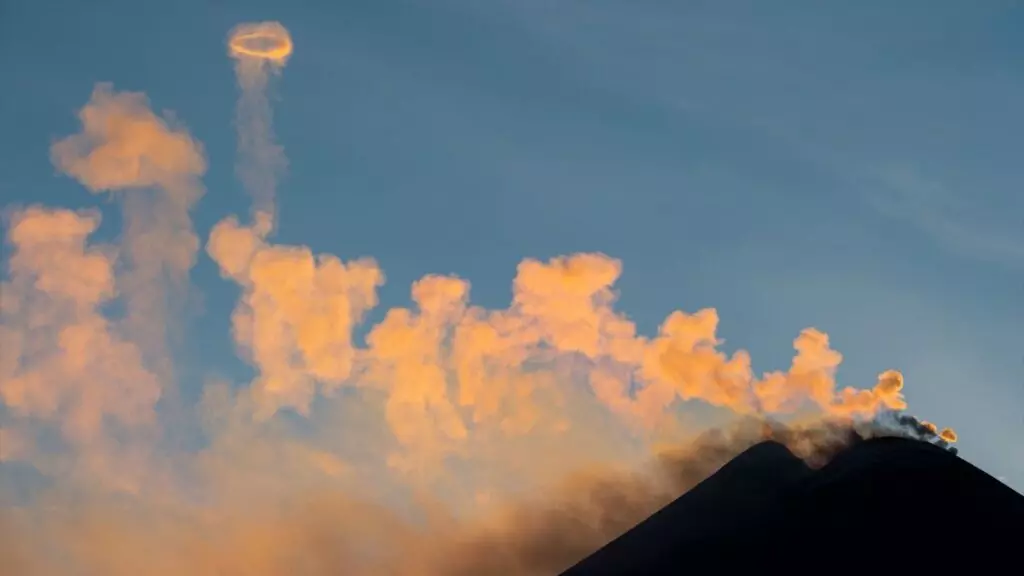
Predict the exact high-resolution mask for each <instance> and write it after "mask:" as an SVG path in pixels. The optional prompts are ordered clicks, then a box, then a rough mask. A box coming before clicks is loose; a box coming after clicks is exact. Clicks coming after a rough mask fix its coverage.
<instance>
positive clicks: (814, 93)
mask: <svg viewBox="0 0 1024 576" xmlns="http://www.w3.org/2000/svg"><path fill="white" fill-rule="evenodd" d="M263 20H276V21H279V22H281V23H282V24H284V25H285V26H286V27H287V28H288V30H289V31H290V33H291V36H292V38H293V39H294V42H295V52H294V54H293V56H292V57H291V59H290V60H289V61H288V63H287V66H286V67H285V69H284V70H283V72H282V74H281V75H280V77H279V78H274V80H275V81H273V82H272V83H271V86H270V105H271V107H272V109H273V126H274V128H273V130H274V132H275V134H276V139H277V141H278V142H279V143H280V144H281V145H282V146H283V147H284V151H285V154H286V155H287V159H288V160H287V162H288V164H287V170H286V171H285V172H284V176H283V178H282V180H281V182H280V184H279V186H278V187H277V193H276V202H277V216H278V228H277V231H276V235H275V237H274V242H275V243H282V244H295V245H306V246H309V247H310V248H311V249H312V250H313V251H314V252H317V253H321V252H323V253H331V254H335V255H337V256H338V257H340V258H341V259H342V260H345V261H348V260H350V259H354V258H357V257H362V256H372V257H373V258H375V259H376V260H377V262H378V263H379V265H380V267H381V268H382V269H383V271H384V273H385V275H386V278H387V282H386V284H384V285H383V286H382V287H381V288H380V290H379V297H380V300H381V304H380V305H379V306H377V307H375V308H374V309H373V311H371V312H370V313H369V322H368V323H367V325H370V324H373V323H374V322H377V321H380V320H381V319H382V317H383V315H384V310H386V309H388V308H391V307H393V306H408V305H409V287H410V284H411V283H412V282H413V281H415V280H416V279H418V278H420V277H422V276H423V275H425V274H430V273H437V274H456V275H458V276H460V277H461V278H465V279H467V280H468V281H469V282H471V284H472V301H473V302H474V303H476V304H479V305H483V306H486V307H489V308H503V307H506V306H508V303H509V300H510V298H511V291H510V286H511V285H512V279H513V276H514V275H515V274H516V266H517V264H518V263H519V262H520V261H521V260H522V259H523V258H527V257H532V258H538V259H541V260H547V259H548V258H551V257H553V256H557V255H565V254H572V253H576V252H602V253H605V254H607V255H609V256H612V257H614V258H618V259H621V261H622V266H623V273H622V277H621V279H620V280H619V281H618V282H617V283H616V289H618V290H619V291H620V293H621V297H620V299H619V301H618V304H617V306H616V308H617V309H618V310H619V311H621V312H624V313H625V314H626V315H628V316H629V317H630V318H631V319H632V320H633V321H635V322H636V324H637V327H638V330H639V331H640V332H641V333H644V334H648V335H654V334H655V333H656V331H657V329H658V325H659V324H660V323H661V322H662V320H663V319H664V318H665V317H666V315H668V314H669V313H670V312H671V311H673V310H676V309H679V310H684V311H686V312H691V313H692V312H696V311H697V310H698V309H701V308H705V307H714V308H716V309H717V311H718V314H719V317H720V319H721V323H720V327H719V330H718V335H719V337H721V338H724V339H725V344H724V346H723V348H724V349H725V350H729V351H731V350H734V349H737V348H742V349H746V350H749V351H750V353H751V356H752V358H753V366H754V369H755V371H756V372H758V373H760V372H763V371H769V370H776V369H780V370H785V369H787V368H788V367H789V363H790V360H791V358H792V356H793V339H794V338H796V337H797V335H798V334H799V333H800V330H801V329H803V328H807V327H815V328H818V329H820V330H823V331H825V332H827V333H828V334H829V336H830V338H831V345H832V347H833V348H835V349H836V350H838V351H840V352H841V353H842V354H843V356H844V360H843V363H842V365H841V367H840V369H839V372H838V378H837V379H838V381H839V383H840V384H842V385H854V386H857V387H870V386H872V385H873V384H874V382H875V377H876V375H877V374H878V373H879V372H881V371H883V370H886V369H890V368H895V369H899V370H901V371H902V372H903V374H904V376H905V378H906V389H905V394H906V396H907V399H908V402H909V404H910V412H912V413H913V414H915V415H918V416H920V417H922V418H925V419H927V420H930V421H933V422H936V423H937V424H939V425H940V426H951V427H953V428H955V429H956V430H957V432H958V433H959V434H960V438H961V440H960V443H959V444H958V446H959V447H960V449H961V453H962V455H964V456H965V457H966V458H967V459H968V460H970V461H972V462H974V463H976V464H978V465H980V466H981V467H983V468H984V469H986V470H987V471H989V472H990V473H992V474H994V475H996V476H1001V477H1004V478H1006V479H1007V481H1008V482H1009V483H1010V484H1012V485H1014V486H1015V487H1017V489H1018V490H1020V489H1021V488H1022V487H1024V444H1022V443H1021V442H1020V439H1021V438H1024V411H1022V409H1021V407H1022V406H1024V347H1022V344H1024V334H1022V327H1024V162H1022V158H1021V152H1022V150H1024V142H1022V134H1024V113H1022V111H1021V103H1022V102H1024V64H1022V63H1024V37H1022V36H1021V34H1020V31H1021V30H1024V3H1022V2H1019V1H1014V0H988V1H985V2H963V1H956V0H949V1H946V0H920V1H916V0H902V1H899V2H892V1H881V0H879V1H865V2H849V1H838V0H837V1H821V0H816V1H811V0H806V1H805V0H788V1H786V2H771V3H768V2H755V1H753V0H751V1H732V0H730V1H703V0H700V1H675V2H670V1H653V0H652V1H647V0H631V1H628V2H626V1H618V2H614V1H610V0H589V1H583V0H576V1H572V0H561V1H558V2H555V1H552V0H488V1H471V0H431V1H429V2H426V1H413V0H374V1H373V2H349V1H339V2H313V1H308V0H307V1H301V2H284V1H281V0H250V1H245V2H242V1H241V0H205V1H199V0H175V1H173V2H171V1H150V0H145V1H142V0H90V1H88V2H85V1H78V0H66V1H57V0H31V1H29V0H0V68H2V69H3V71H4V73H3V76H2V80H0V83H2V90H0V93H2V94H3V97H2V98H0V204H2V205H4V206H12V205H22V206H24V205H28V204H34V203H40V204H44V205H47V206H63V207H70V208H79V207H99V208H101V209H102V211H103V217H104V220H103V224H102V227H101V228H100V231H99V233H98V238H99V239H101V240H113V239H115V238H116V237H117V236H118V234H120V233H121V232H120V221H121V220H120V219H121V216H120V214H121V212H120V210H119V209H118V207H117V204H116V203H115V202H112V201H108V200H106V195H94V194H90V193H89V192H88V191H86V190H85V189H84V188H83V186H82V184H81V183H80V182H79V181H76V180H75V179H73V178H69V177H67V176H66V175H63V174H60V173H58V170H57V169H56V168H55V167H54V164H53V163H52V162H51V151H50V147H51V146H53V145H54V143H55V142H58V141H60V140H62V139H64V138H66V137H67V136H68V135H71V134H75V133H77V132H79V131H80V130H81V125H80V122H79V119H78V118H76V116H75V115H76V113H77V111H78V110H79V109H80V108H82V106H84V105H85V104H86V103H87V102H88V101H89V98H90V94H91V93H92V91H93V88H94V85H95V84H96V83H97V82H111V83H113V89H114V90H116V91H130V92H144V93H145V94H146V95H147V96H148V98H149V103H150V106H151V108H152V110H153V111H154V112H155V113H156V114H158V115H159V114H161V113H162V111H164V110H170V111H173V116H174V118H176V119H177V121H178V122H179V123H180V125H182V126H184V127H186V128H187V130H188V131H189V132H190V133H191V135H192V137H193V138H194V139H195V140H197V141H199V142H201V143H202V147H203V150H204V154H205V159H206V162H207V164H208V169H207V170H206V172H205V174H203V175H202V176H201V182H202V185H203V186H205V189H206V193H205V195H204V196H203V197H202V198H201V199H200V200H199V201H198V202H197V204H196V205H195V206H194V208H193V210H192V220H193V224H194V227H195V231H196V234H197V235H198V238H199V240H200V243H201V245H205V243H206V241H207V239H208V238H209V236H210V233H211V229H212V228H213V226H214V225H215V224H216V223H217V222H218V221H220V220H222V219H223V218H225V217H226V216H229V215H232V214H237V215H239V216H240V217H242V218H243V219H244V217H245V214H246V213H247V211H248V210H249V207H250V204H251V201H250V198H249V196H247V195H246V192H245V191H244V190H243V187H242V184H241V182H240V181H239V180H238V179H237V178H236V172H235V159H236V134H235V128H234V125H233V118H234V114H235V106H236V100H237V99H238V92H239V89H238V85H237V82H236V80H235V77H234V72H233V68H232V66H233V64H232V61H231V59H230V58H229V57H228V56H227V54H226V50H225V37H226V34H227V33H228V31H229V30H230V29H231V28H232V27H233V26H235V25H237V24H238V23H240V22H248V21H263ZM4 249H5V257H4V258H5V261H6V259H7V255H6V251H8V250H9V249H10V247H9V245H5V248H4ZM191 281H192V283H193V284H194V286H196V287H197V289H198V290H196V291H195V293H196V294H199V293H201V298H200V297H198V296H194V297H193V299H192V300H191V301H190V304H189V308H188V309H189V310H191V311H192V312H193V313H194V315H193V316H192V319H191V320H190V322H191V325H190V327H189V330H188V332H187V334H188V337H187V338H186V339H185V341H184V343H183V344H182V345H181V348H180V350H178V353H177V358H179V361H178V363H177V374H176V377H177V379H178V381H179V383H180V387H181V394H182V396H183V397H185V398H186V399H188V400H190V401H196V400H197V399H198V398H199V397H200V393H201V392H200V391H201V388H202V385H203V383H204V382H206V381H208V379H209V378H210V377H211V375H217V376H219V377H221V378H224V379H227V380H230V381H237V382H244V381H248V380H249V379H251V378H252V377H253V369H252V368H250V367H249V366H248V365H247V364H246V363H245V362H243V361H242V360H240V359H239V358H238V357H237V356H236V354H235V346H234V344H233V343H232V339H231V337H230V330H231V328H230V322H231V320H230V314H231V310H232V308H233V307H234V306H235V302H236V300H237V299H238V296H239V289H238V285H237V284H235V283H233V282H231V281H227V280H224V279H222V278H221V276H220V273H219V271H218V265H217V263H216V262H214V261H213V260H212V259H211V257H210V256H209V255H208V253H207V252H206V251H205V250H203V249H200V250H199V252H198V255H197V263H196V265H195V267H194V268H193V269H192V271H191ZM365 331H366V330H365V329H360V330H357V332H358V333H359V334H363V333H365ZM5 414H7V415H8V416H10V415H9V413H8V412H2V411H0V416H3V415H5ZM2 474H4V468H3V466H2V465H0V475H2ZM0 484H3V483H2V482H0Z"/></svg>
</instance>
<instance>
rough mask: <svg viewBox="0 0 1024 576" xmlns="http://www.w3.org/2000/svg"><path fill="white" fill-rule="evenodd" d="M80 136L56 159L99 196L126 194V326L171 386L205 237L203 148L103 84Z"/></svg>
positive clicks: (83, 117)
mask: <svg viewBox="0 0 1024 576" xmlns="http://www.w3.org/2000/svg"><path fill="white" fill-rule="evenodd" d="M78 119H79V121H80V122H81V131H80V132H79V133H77V134H74V135H71V136H68V137H66V138H64V139H62V140H60V141H58V142H56V143H54V144H53V146H52V148H51V151H50V152H51V159H52V161H53V164H54V165H55V166H56V167H57V168H58V169H60V170H61V171H62V172H64V173H66V174H68V175H69V176H71V177H73V178H75V179H76V180H78V181H79V182H80V183H81V184H82V185H83V186H85V187H86V188H87V189H88V190H89V191H91V192H93V193H102V192H123V194H122V195H121V196H120V200H121V203H122V206H123V209H124V229H123V239H122V247H121V251H122V255H123V258H122V264H123V265H125V269H124V271H123V273H122V277H121V278H120V279H119V280H118V285H119V292H120V293H121V294H122V295H123V296H124V297H125V299H126V304H127V312H128V313H127V318H126V319H125V323H126V329H127V330H128V332H129V334H130V336H131V337H132V339H134V340H135V341H136V342H137V343H138V344H139V345H140V346H141V347H142V349H143V354H144V356H145V360H146V362H147V364H148V365H150V366H151V367H152V368H153V369H155V370H157V372H158V373H159V374H160V376H161V378H162V379H163V380H164V385H165V386H169V385H170V384H171V382H170V380H171V379H173V377H174V376H173V369H172V362H171V360H170V358H169V350H168V344H167V339H168V337H169V334H168V332H169V329H171V328H179V327H178V326H176V325H175V323H174V322H172V319H173V318H175V317H176V316H177V315H178V314H179V313H180V311H181V306H183V304H184V302H183V299H184V297H185V291H186V289H187V285H188V272H189V270H190V269H191V268H192V266H193V264H194V263H195V258H196V253H197V252H198V249H199V239H198V237H197V236H196V234H195V232H194V231H193V229H192V221H191V216H190V210H191V208H192V206H193V205H194V204H195V202H196V201H197V200H198V199H199V197H200V196H201V195H202V193H203V187H202V184H201V182H200V180H199V179H200V177H201V176H202V175H203V174H204V173H205V172H206V159H205V157H204V153H203V147H202V145H201V144H200V143H199V142H197V141H196V140H195V139H193V138H192V136H191V135H190V134H189V132H188V131H187V130H186V129H185V128H183V127H181V126H180V125H179V124H178V123H177V122H175V121H174V120H173V118H170V117H163V118H162V117H159V116H157V115H156V114H154V113H153V112H152V111H151V110H150V108H149V103H148V101H147V98H146V96H145V95H144V94H142V93H138V92H115V91H114V90H113V87H112V86H111V85H110V84H97V85H96V88H95V89H94V90H93V93H92V97H91V98H90V99H89V102H88V103H86V105H85V106H83V107H82V109H81V110H79V112H78Z"/></svg>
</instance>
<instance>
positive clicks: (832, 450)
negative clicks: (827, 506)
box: [436, 414, 955, 576]
mask: <svg viewBox="0 0 1024 576" xmlns="http://www.w3.org/2000/svg"><path fill="white" fill-rule="evenodd" d="M883 436H898V437H907V438H914V439H919V440H925V441H929V442H932V443H934V444H937V445H940V446H943V447H945V448H947V449H949V450H951V451H954V452H955V449H953V448H951V447H950V446H949V444H948V443H947V442H945V441H944V440H942V439H941V438H939V436H938V435H937V434H936V433H935V432H934V431H933V430H932V429H931V428H929V427H927V426H926V425H924V424H922V423H921V422H920V421H919V420H917V419H916V418H914V417H912V416H908V415H902V414H885V415H882V416H881V417H880V418H878V419H876V420H874V421H872V422H867V423H857V424H851V423H849V422H845V423H844V422H839V421H823V422H818V423H815V424H813V425H810V426H800V427H797V426H787V425H785V424H783V423H780V422H773V421H764V420H756V419H751V420H744V421H740V422H738V423H736V424H735V425H733V426H731V427H729V428H727V429H719V430H712V431H709V432H706V433H704V434H702V435H700V436H699V437H697V439H696V440H695V441H694V442H692V443H690V444H688V445H686V446H684V447H680V448H677V449H672V450H667V451H664V452H662V453H661V454H659V455H657V457H656V459H655V462H654V463H653V466H652V468H651V469H650V470H648V471H647V473H646V474H644V473H635V472H634V473H618V474H616V473H611V474H607V475H604V476H601V477H592V478H589V479H584V480H582V481H580V482H570V483H569V484H567V485H566V486H564V488H563V490H560V491H558V492H557V493H556V494H557V495H556V496H555V497H554V498H549V499H546V500H544V501H538V502H532V503H530V502H520V503H519V504H518V505H517V507H516V508H515V509H514V510H512V511H511V512H510V513H509V515H508V516H507V517H506V521H505V522H503V523H502V524H501V525H499V526H497V527H494V528H491V529H489V530H486V529H485V530H483V531H478V532H476V533H475V534H474V535H473V536H472V537H470V538H468V539H466V540H464V541H462V542H460V543H459V544H458V546H457V547H456V549H455V550H451V549H447V550H445V551H444V552H443V558H442V559H441V560H440V561H439V564H437V566H438V570H437V572H436V574H438V575H441V574H444V575H451V576H470V575H477V574H502V575H505V576H542V575H553V574H558V573H560V572H561V571H563V570H565V569H567V568H568V567H569V566H571V565H573V564H574V563H576V562H577V561H579V560H580V559H582V558H583V557H585V556H587V555H589V554H590V553H592V552H594V551H595V550H597V549H598V548H600V547H601V546H603V545H604V544H606V543H608V542H609V541H611V540H612V539H614V538H616V537H617V536H619V535H621V534H622V533H624V532H626V531H627V530H629V529H630V528H632V527H633V526H635V525H636V524H638V523H639V522H641V521H642V520H644V519H646V518H647V517H648V516H650V515H651V514H653V513H654V512H656V511H658V510H659V509H660V508H662V507H664V506H665V505H667V504H668V503H670V502H671V501H673V500H674V499H676V498H678V497H679V496H681V495H682V494H684V493H685V492H687V491H689V490H690V489H692V488H693V487H694V486H696V485H697V484H699V483H700V482H701V481H703V480H704V479H706V478H708V477H709V476H711V475H712V474H714V473H715V472H716V471H718V470H719V469H720V468H722V466H724V465H725V464H727V463H728V462H729V461H730V460H732V459H733V458H735V457H736V456H738V455H739V454H741V453H742V452H744V451H745V450H747V449H748V448H750V447H752V446H754V445H756V444H758V443H760V442H763V441H765V440H767V439H771V440H775V441H777V442H780V443H782V444H784V445H785V446H786V447H787V448H789V449H790V450H791V451H792V452H793V453H794V454H795V455H797V456H799V457H800V458H802V459H803V460H804V461H805V462H806V463H807V464H808V466H810V467H811V468H819V467H821V466H824V465H825V464H827V463H828V462H829V461H831V460H832V458H833V457H834V456H835V455H836V454H838V453H839V452H840V451H842V450H844V449H846V448H848V447H850V446H853V445H854V444H856V443H859V442H863V441H865V440H867V439H870V438H877V437H883Z"/></svg>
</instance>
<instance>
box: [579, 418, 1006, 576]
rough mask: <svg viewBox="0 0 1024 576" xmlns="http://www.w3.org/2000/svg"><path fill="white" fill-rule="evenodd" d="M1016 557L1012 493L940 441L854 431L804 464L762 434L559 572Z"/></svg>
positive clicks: (997, 562)
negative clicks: (833, 450) (816, 461)
mask: <svg viewBox="0 0 1024 576" xmlns="http://www.w3.org/2000/svg"><path fill="white" fill-rule="evenodd" d="M1022 560H1024V496H1022V495H1021V494H1018V493H1017V492H1015V491H1014V490H1013V489H1011V488H1009V487H1008V486H1006V485H1005V484H1003V483H1002V482H1000V481H998V480H996V479H995V478H993V477H992V476H990V475H988V474H986V473H985V472H983V471H982V470H980V469H978V468H976V467H975V466H973V465H972V464H970V463H969V462H967V461H965V460H963V459H962V458H960V457H959V456H957V455H956V454H955V453H954V452H952V451H950V450H948V449H946V448H943V447H941V446H936V445H934V444H931V443H928V442H924V441H920V440H913V439H908V438H875V439H870V440H862V441H859V442H856V443H854V444H853V445H852V446H851V447H849V448H847V449H845V450H843V451H841V452H839V453H838V454H836V455H835V456H834V457H833V458H832V459H831V461H830V462H829V463H828V464H826V465H825V466H823V467H821V468H819V469H812V468H811V467H809V466H808V465H807V464H805V463H804V461H803V460H801V459H800V458H798V457H797V456H795V455H794V454H793V453H792V452H790V450H789V449H788V448H787V447H786V446H785V445H783V444H781V443H778V442H774V441H766V442H762V443H760V444H757V445H755V446H753V447H752V448H750V449H748V450H746V451H745V452H743V453H741V454H740V455H739V456H737V457H736V458H734V459H733V460H731V461H730V462H729V463H727V464H726V465H725V466H723V467H722V468H721V469H719V470H718V472H716V473H715V474H713V475H712V476H710V477H709V478H707V479H706V480H704V481H703V482H701V483H700V484H698V485H697V486H696V487H694V488H693V489H692V490H690V491H688V492H686V493H685V494H683V495H682V496H681V497H679V498H678V499H676V500H675V501H673V502H672V503H671V504H669V505H668V506H666V507H664V508H663V509H661V510H660V511H658V512H657V513H655V514H654V515H652V516H651V517H649V518H648V519H647V520H645V521H643V522H641V523H640V524H639V525H637V526H636V527H634V528H633V529H631V530H629V531H628V532H626V533H625V534H622V535H621V536H619V537H618V538H616V539H615V540H613V541H611V542H610V543H609V544H607V545H605V546H604V547H602V548H601V549H599V550H597V551H596V552H595V553H593V554H592V555H590V556H589V557H587V558H585V559H583V560H582V561H581V562H579V563H578V564H577V565H575V566H573V567H572V568H570V569H569V570H567V571H565V572H563V574H562V576H619V575H627V574H637V575H641V574H644V575H651V576H658V575H668V574H673V575H674V574H684V573H705V572H707V571H709V570H714V571H715V572H721V571H722V570H729V569H733V568H735V569H744V568H757V569H758V570H759V571H764V570H769V571H774V570H778V571H780V572H783V571H785V572H787V573H793V572H797V573H820V572H821V571H826V572H835V571H837V570H838V571H841V572H844V573H845V572H848V571H852V570H862V569H867V570H872V571H875V572H878V571H882V572H883V573H886V572H890V571H891V570H892V569H895V568H897V567H900V568H902V567H908V568H909V567H913V568H914V569H921V568H942V569H945V570H963V569H965V568H968V569H971V570H977V569H984V568H988V567H991V568H1000V569H1006V568H1009V567H1012V566H1018V567H1019V566H1021V562H1022ZM1004 567H1005V568H1004Z"/></svg>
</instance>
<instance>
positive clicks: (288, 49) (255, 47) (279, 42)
mask: <svg viewBox="0 0 1024 576" xmlns="http://www.w3.org/2000/svg"><path fill="white" fill-rule="evenodd" d="M228 52H229V53H230V54H231V56H232V57H234V58H257V59H260V60H269V61H270V62H273V63H275V64H284V63H285V61H287V60H288V57H289V56H291V54H292V37H291V34H289V33H288V30H287V29H286V28H285V27H284V26H282V25H281V24H280V23H278V22H259V23H250V24H240V25H238V26H236V27H235V29H234V30H232V31H231V36H230V38H229V39H228Z"/></svg>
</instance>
